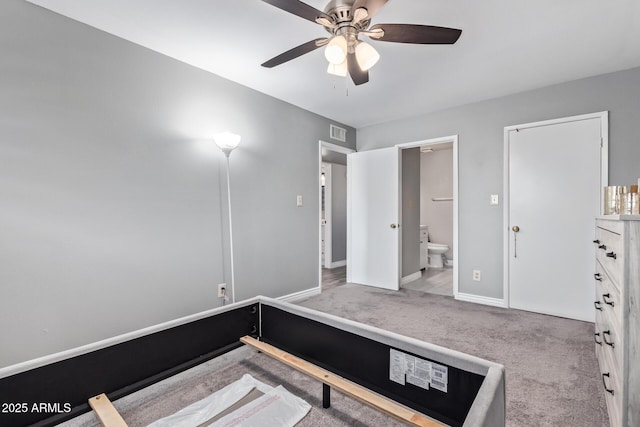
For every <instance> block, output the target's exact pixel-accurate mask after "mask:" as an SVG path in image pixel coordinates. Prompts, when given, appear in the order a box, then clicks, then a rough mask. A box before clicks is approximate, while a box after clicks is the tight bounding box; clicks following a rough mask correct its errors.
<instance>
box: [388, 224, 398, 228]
mask: <svg viewBox="0 0 640 427" xmlns="http://www.w3.org/2000/svg"><path fill="white" fill-rule="evenodd" d="M390 227H391V228H397V227H398V226H397V225H395V224H391V226H390Z"/></svg>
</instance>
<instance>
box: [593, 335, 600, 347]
mask: <svg viewBox="0 0 640 427" xmlns="http://www.w3.org/2000/svg"><path fill="white" fill-rule="evenodd" d="M599 336H600V332H596V333H595V334H593V340H594V341H595V342H596V344H598V345H602V341H598V338H597V337H599Z"/></svg>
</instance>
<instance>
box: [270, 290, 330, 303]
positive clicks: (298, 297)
mask: <svg viewBox="0 0 640 427" xmlns="http://www.w3.org/2000/svg"><path fill="white" fill-rule="evenodd" d="M321 293H322V290H321V289H320V287H319V286H318V287H316V288H311V289H307V290H304V291H300V292H294V293H292V294H288V295H283V296H281V297H278V298H276V299H277V300H280V301H284V302H296V301H302V300H303V299H307V298H311V297H314V296H316V295H320V294H321Z"/></svg>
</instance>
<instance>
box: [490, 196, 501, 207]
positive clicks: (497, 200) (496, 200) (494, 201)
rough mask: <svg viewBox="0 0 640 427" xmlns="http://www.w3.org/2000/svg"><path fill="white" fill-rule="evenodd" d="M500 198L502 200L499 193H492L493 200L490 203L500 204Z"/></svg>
mask: <svg viewBox="0 0 640 427" xmlns="http://www.w3.org/2000/svg"><path fill="white" fill-rule="evenodd" d="M499 200H500V199H499V198H498V195H497V194H492V195H491V202H490V204H491V205H498V204H499V203H500V202H499Z"/></svg>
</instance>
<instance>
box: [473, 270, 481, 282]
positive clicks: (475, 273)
mask: <svg viewBox="0 0 640 427" xmlns="http://www.w3.org/2000/svg"><path fill="white" fill-rule="evenodd" d="M480 276H481V272H480V270H473V280H474V281H475V282H479V281H480Z"/></svg>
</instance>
